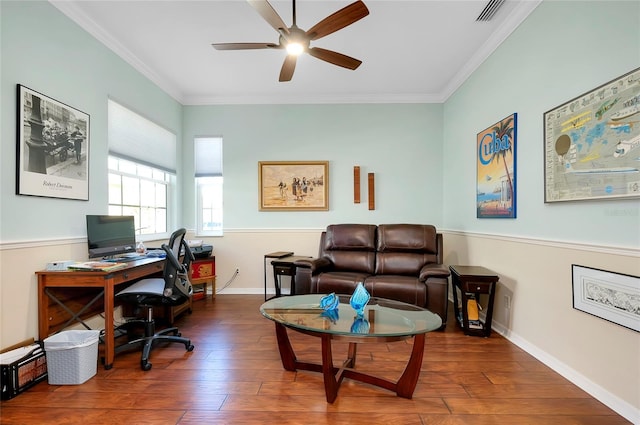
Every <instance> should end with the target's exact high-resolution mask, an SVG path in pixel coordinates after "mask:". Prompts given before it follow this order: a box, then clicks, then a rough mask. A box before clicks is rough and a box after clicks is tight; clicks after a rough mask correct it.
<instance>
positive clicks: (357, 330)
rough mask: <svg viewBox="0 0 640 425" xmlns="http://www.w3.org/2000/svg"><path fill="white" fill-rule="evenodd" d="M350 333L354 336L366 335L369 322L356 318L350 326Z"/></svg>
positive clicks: (360, 317) (362, 318)
mask: <svg viewBox="0 0 640 425" xmlns="http://www.w3.org/2000/svg"><path fill="white" fill-rule="evenodd" d="M351 332H352V333H354V334H368V333H369V321H368V320H367V319H365V318H364V317H362V316H357V317H356V318H355V320H354V321H353V323H352V324H351Z"/></svg>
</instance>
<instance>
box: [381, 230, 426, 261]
mask: <svg viewBox="0 0 640 425" xmlns="http://www.w3.org/2000/svg"><path fill="white" fill-rule="evenodd" d="M378 252H422V253H425V254H433V255H436V254H437V253H438V245H437V243H436V228H435V227H434V226H432V225H430V224H381V225H380V226H378Z"/></svg>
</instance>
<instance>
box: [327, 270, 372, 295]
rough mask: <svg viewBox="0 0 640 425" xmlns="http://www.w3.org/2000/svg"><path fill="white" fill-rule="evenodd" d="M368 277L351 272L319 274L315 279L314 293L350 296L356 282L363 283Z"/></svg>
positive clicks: (364, 274)
mask: <svg viewBox="0 0 640 425" xmlns="http://www.w3.org/2000/svg"><path fill="white" fill-rule="evenodd" d="M368 276H369V275H368V274H366V273H353V272H337V271H336V272H327V273H321V274H319V275H318V277H317V279H316V292H317V293H319V294H328V293H331V292H335V293H336V294H346V295H351V294H353V291H354V290H355V289H356V286H357V285H358V282H364V281H365V279H366V278H367V277H368Z"/></svg>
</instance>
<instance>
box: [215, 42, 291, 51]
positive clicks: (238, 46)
mask: <svg viewBox="0 0 640 425" xmlns="http://www.w3.org/2000/svg"><path fill="white" fill-rule="evenodd" d="M212 46H213V48H214V49H216V50H249V49H278V48H280V46H279V45H277V44H273V43H213V44H212Z"/></svg>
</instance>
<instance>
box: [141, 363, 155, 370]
mask: <svg viewBox="0 0 640 425" xmlns="http://www.w3.org/2000/svg"><path fill="white" fill-rule="evenodd" d="M151 366H152V364H151V363H149V362H140V368H141V369H142V370H144V371H145V372H146V371H148V370H151Z"/></svg>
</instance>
